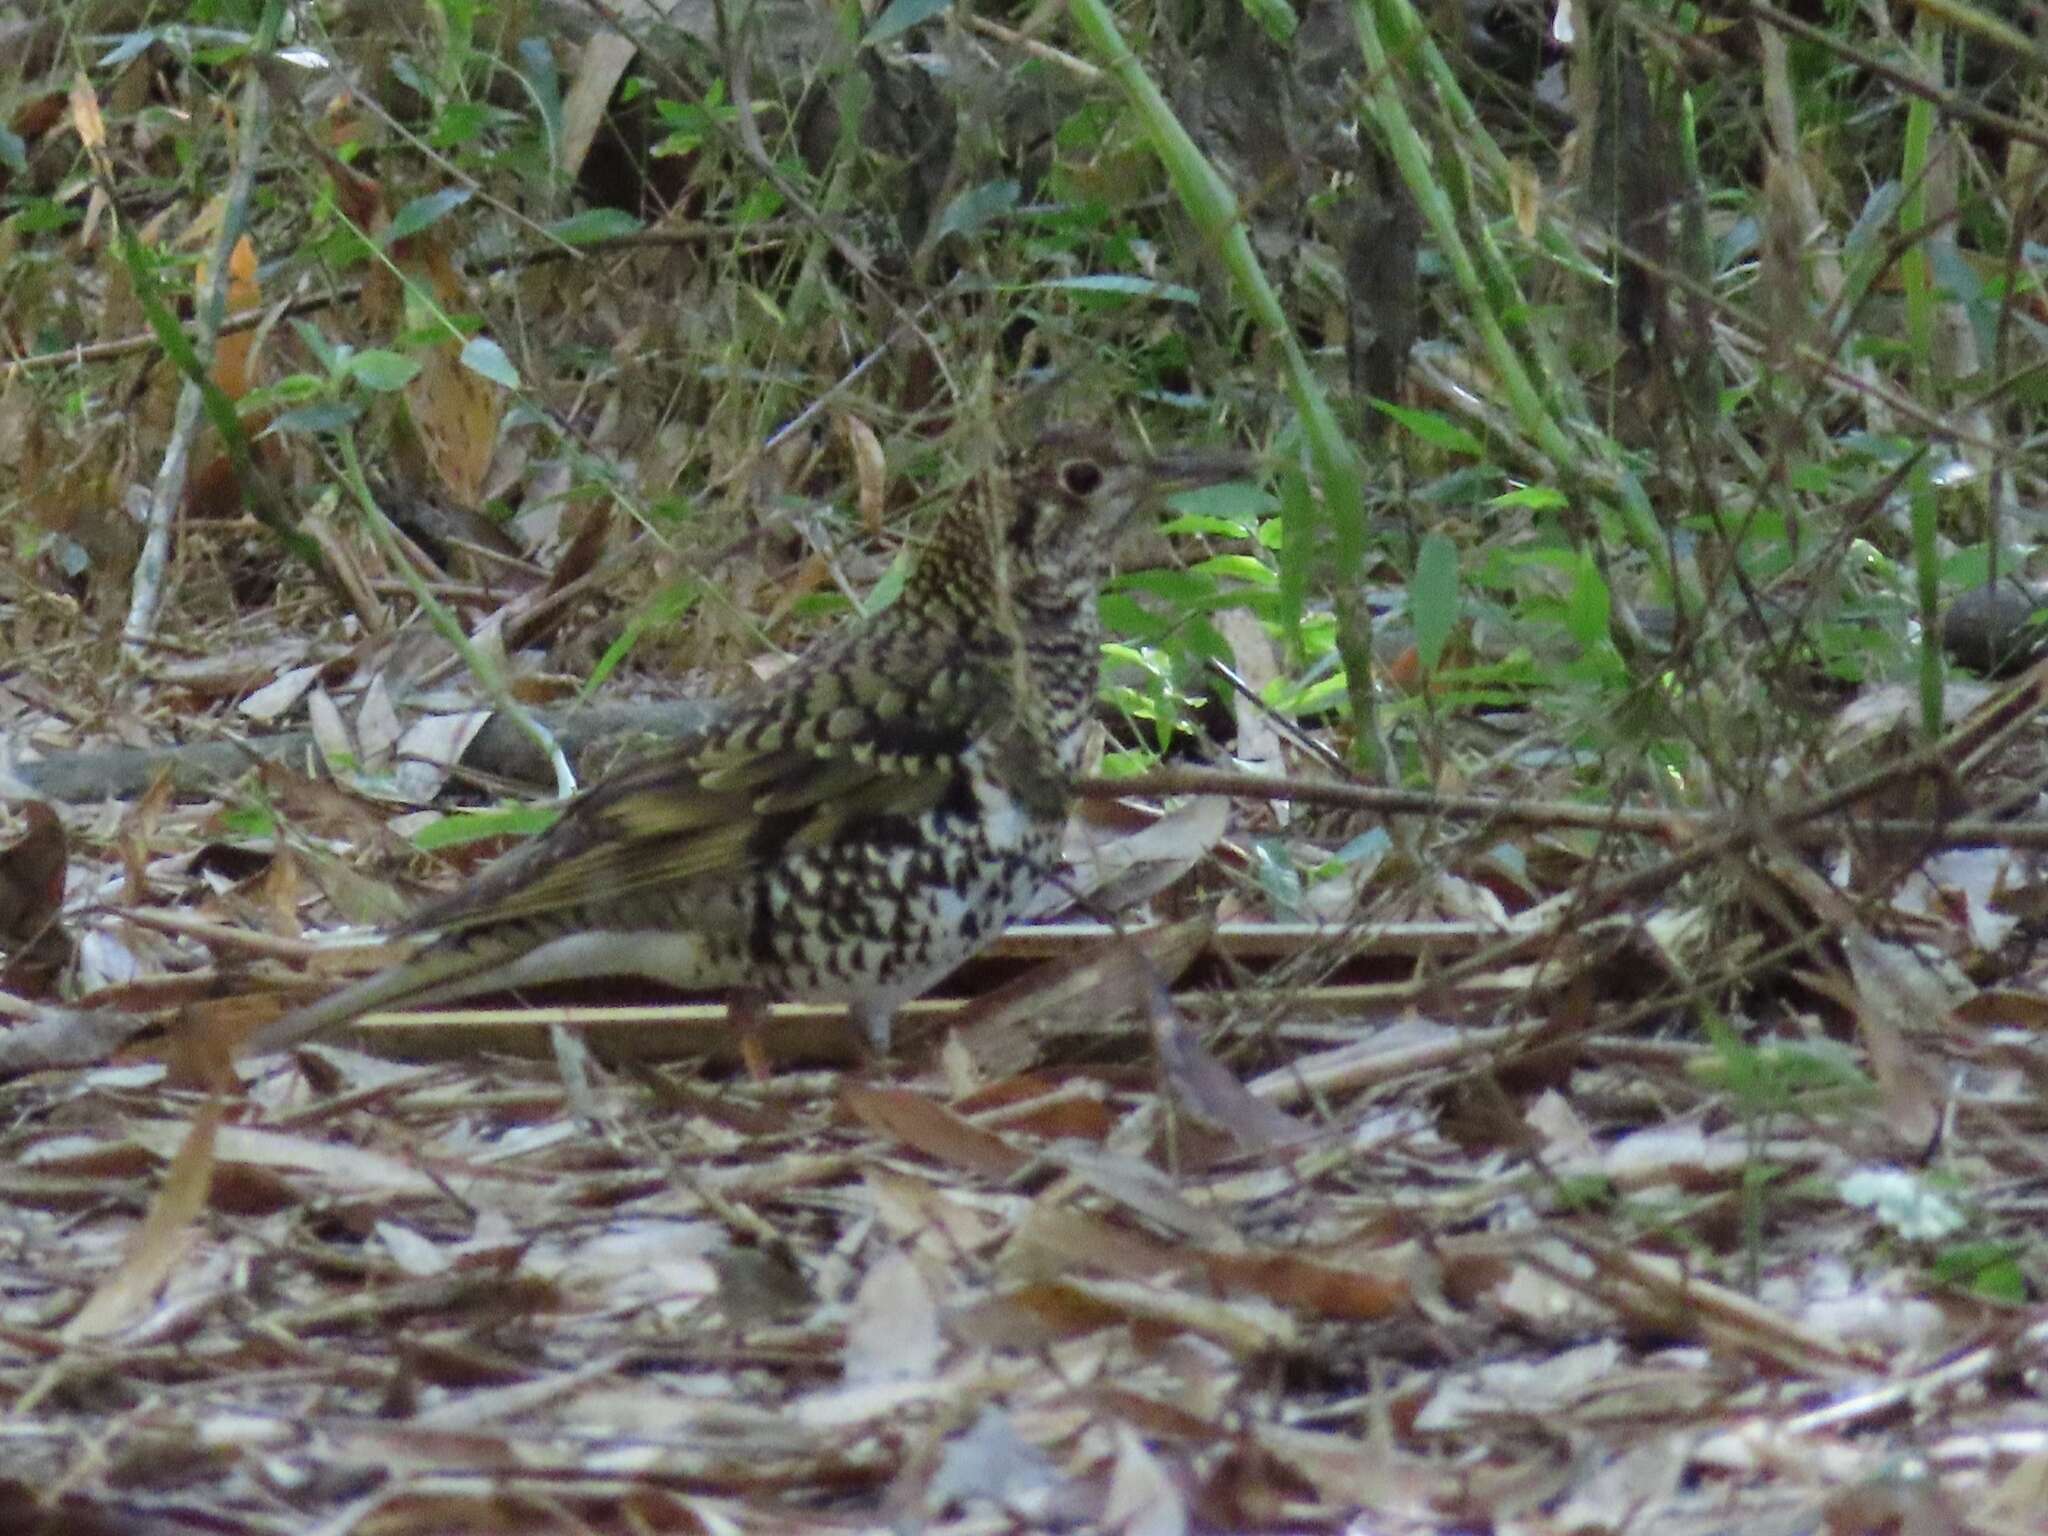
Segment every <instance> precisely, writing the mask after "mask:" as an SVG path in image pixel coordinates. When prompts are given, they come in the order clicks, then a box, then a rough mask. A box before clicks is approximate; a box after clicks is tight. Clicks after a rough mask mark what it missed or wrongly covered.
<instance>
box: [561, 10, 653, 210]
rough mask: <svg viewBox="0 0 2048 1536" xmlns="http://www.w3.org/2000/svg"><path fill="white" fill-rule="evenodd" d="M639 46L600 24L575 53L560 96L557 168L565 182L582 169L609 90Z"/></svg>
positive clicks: (607, 102) (574, 177) (600, 125)
mask: <svg viewBox="0 0 2048 1536" xmlns="http://www.w3.org/2000/svg"><path fill="white" fill-rule="evenodd" d="M638 51H639V45H638V44H637V43H635V42H634V41H633V40H632V39H631V38H629V37H626V36H623V35H622V34H620V33H618V32H614V31H612V30H611V29H610V28H608V27H601V28H599V29H598V30H597V31H595V32H593V33H592V34H591V35H590V38H589V40H588V41H586V42H585V43H584V45H583V51H582V53H581V54H579V55H578V56H577V59H576V69H575V72H574V73H573V74H572V75H571V76H570V77H569V89H568V90H567V91H566V92H564V93H563V96H562V138H561V146H560V148H559V149H558V150H557V152H556V170H557V171H558V172H559V173H560V174H561V176H562V178H563V180H564V181H565V182H574V181H575V180H576V177H577V175H578V174H579V173H580V172H581V171H582V169H583V161H584V158H585V157H586V156H587V155H589V153H590V146H591V144H592V142H593V141H595V139H596V138H597V131H598V129H599V128H601V127H603V126H604V114H605V108H606V106H607V105H608V104H609V103H610V101H611V99H612V92H613V90H614V89H615V88H616V87H617V86H618V83H619V79H620V77H621V76H623V75H624V74H625V72H626V66H627V65H629V64H631V63H632V62H633V55H634V54H635V53H636V52H638Z"/></svg>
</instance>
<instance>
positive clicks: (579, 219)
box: [547, 208, 640, 245]
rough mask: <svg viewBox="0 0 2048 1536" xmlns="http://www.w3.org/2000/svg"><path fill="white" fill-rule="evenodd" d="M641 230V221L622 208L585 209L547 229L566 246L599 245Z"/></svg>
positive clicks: (558, 220) (559, 220)
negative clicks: (601, 242)
mask: <svg viewBox="0 0 2048 1536" xmlns="http://www.w3.org/2000/svg"><path fill="white" fill-rule="evenodd" d="M639 229H640V221H639V220H638V219H636V218H634V217H633V215H631V214H630V213H628V212H626V210H625V209H623V208H585V209H584V210H583V211H582V212H581V213H572V214H571V215H569V217H568V218H566V219H557V220H555V222H554V223H552V224H550V225H548V226H547V232H548V233H549V234H550V235H553V236H554V237H555V238H556V239H557V240H559V241H561V242H562V244H564V245H596V244H598V243H599V242H600V241H603V240H619V239H623V238H624V237H625V236H627V235H630V234H635V233H637V232H638V231H639Z"/></svg>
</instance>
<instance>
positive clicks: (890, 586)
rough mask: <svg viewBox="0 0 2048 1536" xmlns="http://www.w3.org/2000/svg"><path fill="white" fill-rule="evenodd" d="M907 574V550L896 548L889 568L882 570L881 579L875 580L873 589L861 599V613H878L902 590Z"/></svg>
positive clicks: (908, 566)
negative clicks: (894, 556)
mask: <svg viewBox="0 0 2048 1536" xmlns="http://www.w3.org/2000/svg"><path fill="white" fill-rule="evenodd" d="M909 575H910V555H909V552H908V551H906V550H898V551H897V553H896V558H895V559H894V560H892V561H890V562H889V569H887V570H886V571H884V572H882V579H881V580H880V581H878V582H876V583H875V585H874V587H873V589H872V590H871V591H870V592H869V593H868V595H867V596H866V597H865V598H864V599H862V601H861V605H860V611H861V612H862V613H863V614H869V613H879V612H881V611H882V610H883V609H884V608H886V607H888V606H889V605H890V604H891V603H893V602H895V601H896V598H897V595H898V594H899V593H901V592H902V590H903V583H904V581H905V579H906V578H907V577H908V576H909Z"/></svg>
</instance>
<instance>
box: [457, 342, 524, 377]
mask: <svg viewBox="0 0 2048 1536" xmlns="http://www.w3.org/2000/svg"><path fill="white" fill-rule="evenodd" d="M462 366H463V367H465V368H467V369H468V370H469V371H470V372H471V373H480V374H482V375H483V376H484V377H485V378H487V379H489V380H490V381H491V382H492V383H493V384H502V385H504V386H505V387H506V388H507V389H517V388H518V387H519V370H518V369H517V368H514V367H513V366H512V359H511V358H509V357H507V356H506V355H505V349H504V348H503V347H501V346H499V345H498V344H497V343H496V342H495V341H493V340H491V338H490V337H488V336H472V337H470V339H469V340H468V341H467V342H465V343H464V344H463V348H462Z"/></svg>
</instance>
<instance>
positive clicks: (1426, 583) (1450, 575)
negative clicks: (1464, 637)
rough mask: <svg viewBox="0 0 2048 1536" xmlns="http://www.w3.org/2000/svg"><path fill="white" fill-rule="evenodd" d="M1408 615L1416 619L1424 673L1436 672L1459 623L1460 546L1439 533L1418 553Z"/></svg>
mask: <svg viewBox="0 0 2048 1536" xmlns="http://www.w3.org/2000/svg"><path fill="white" fill-rule="evenodd" d="M1408 612H1409V614H1410V616H1411V617H1412V618H1413V619H1414V620H1415V652H1416V654H1417V655H1418V656H1420V657H1421V658H1422V666H1423V670H1424V671H1426V672H1434V671H1435V670H1436V664H1437V662H1438V661H1439V660H1440V659H1441V658H1442V657H1443V654H1444V646H1445V644H1446V643H1447V642H1448V641H1449V640H1450V638H1451V630H1452V628H1453V627H1454V626H1455V625H1456V624H1457V622H1458V546H1457V545H1455V544H1453V543H1452V542H1451V541H1450V540H1449V539H1447V538H1445V537H1444V535H1442V534H1440V533H1432V534H1429V535H1427V536H1426V537H1425V538H1424V539H1423V541H1422V548H1421V549H1420V550H1419V551H1418V552H1417V554H1416V557H1415V576H1414V579H1413V580H1411V581H1410V582H1409V583H1408Z"/></svg>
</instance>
